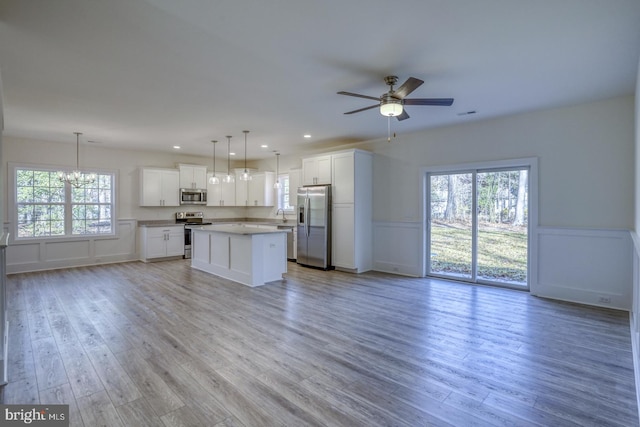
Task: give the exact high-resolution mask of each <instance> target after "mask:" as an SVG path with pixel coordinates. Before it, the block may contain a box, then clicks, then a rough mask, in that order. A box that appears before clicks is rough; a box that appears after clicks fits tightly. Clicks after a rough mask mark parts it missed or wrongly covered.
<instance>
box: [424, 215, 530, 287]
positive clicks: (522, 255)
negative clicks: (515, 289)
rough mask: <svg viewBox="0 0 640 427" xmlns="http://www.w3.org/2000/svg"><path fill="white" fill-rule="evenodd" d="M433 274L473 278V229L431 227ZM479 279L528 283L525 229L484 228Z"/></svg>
mask: <svg viewBox="0 0 640 427" xmlns="http://www.w3.org/2000/svg"><path fill="white" fill-rule="evenodd" d="M431 271H432V272H434V273H446V274H453V275H460V276H463V277H471V227H470V226H468V225H466V224H460V223H445V222H437V221H433V222H432V224H431ZM478 278H481V279H486V280H492V281H500V282H515V283H523V284H524V283H526V281H527V233H526V228H525V227H512V226H509V225H505V226H501V225H500V224H480V226H479V231H478Z"/></svg>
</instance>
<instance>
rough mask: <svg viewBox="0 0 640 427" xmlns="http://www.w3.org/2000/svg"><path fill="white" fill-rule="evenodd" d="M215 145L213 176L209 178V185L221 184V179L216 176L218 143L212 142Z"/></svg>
mask: <svg viewBox="0 0 640 427" xmlns="http://www.w3.org/2000/svg"><path fill="white" fill-rule="evenodd" d="M211 142H212V143H213V168H212V169H213V175H211V177H210V178H209V184H213V185H216V184H220V178H218V177H217V176H216V144H217V143H218V141H211Z"/></svg>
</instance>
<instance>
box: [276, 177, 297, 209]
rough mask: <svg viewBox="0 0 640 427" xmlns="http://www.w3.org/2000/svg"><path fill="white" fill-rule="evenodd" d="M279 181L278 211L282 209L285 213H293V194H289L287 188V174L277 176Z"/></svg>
mask: <svg viewBox="0 0 640 427" xmlns="http://www.w3.org/2000/svg"><path fill="white" fill-rule="evenodd" d="M278 179H279V180H280V188H279V189H278V209H284V210H285V211H293V210H294V208H295V206H294V205H295V200H293V199H294V198H295V194H294V195H292V194H291V191H290V190H291V189H290V187H289V174H288V173H283V174H280V175H278Z"/></svg>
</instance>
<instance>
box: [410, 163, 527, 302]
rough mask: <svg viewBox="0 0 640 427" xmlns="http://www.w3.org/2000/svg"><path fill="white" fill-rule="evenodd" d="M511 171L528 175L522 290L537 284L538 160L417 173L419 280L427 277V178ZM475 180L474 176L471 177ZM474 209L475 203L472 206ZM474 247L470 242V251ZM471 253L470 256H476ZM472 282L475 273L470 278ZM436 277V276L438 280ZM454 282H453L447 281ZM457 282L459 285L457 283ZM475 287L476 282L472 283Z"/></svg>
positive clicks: (474, 232)
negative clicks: (419, 198) (502, 170)
mask: <svg viewBox="0 0 640 427" xmlns="http://www.w3.org/2000/svg"><path fill="white" fill-rule="evenodd" d="M515 168H526V169H528V173H529V177H528V179H529V183H528V185H529V194H528V197H529V204H528V223H527V284H526V285H527V286H526V290H530V289H531V284H532V283H536V281H537V266H538V257H537V229H538V158H537V157H527V158H520V159H510V160H497V161H489V162H479V163H464V164H455V165H447V166H427V167H423V168H421V169H420V196H421V200H422V203H420V209H421V218H422V221H421V225H420V227H421V240H422V242H421V243H422V244H421V245H420V248H421V250H422V254H421V257H420V259H421V260H422V266H421V271H422V277H426V276H427V273H428V263H429V259H428V256H429V251H430V241H429V235H430V230H429V227H430V224H431V221H430V218H429V203H430V202H431V201H430V194H429V191H428V190H429V183H428V180H429V179H430V178H429V177H430V175H432V174H433V175H437V174H446V173H451V174H455V173H465V172H467V173H468V172H472V171H473V172H476V171H478V170H480V171H485V170H500V169H515ZM474 176H475V175H474ZM473 181H474V182H473V193H474V194H473V196H472V197H473V198H474V202H475V198H476V197H477V194H476V182H475V179H474V180H473ZM474 206H475V203H474ZM473 217H474V221H473V223H474V226H473V238H474V239H476V235H477V225H476V222H477V219H476V215H475V214H474V215H473ZM475 246H476V243H475V241H474V247H475ZM475 252H476V251H475V250H474V251H473V256H474V257H475V256H477V254H476V253H475ZM472 276H473V277H474V278H475V272H474V274H473V275H472ZM438 277H440V276H438ZM448 279H454V278H448ZM461 281H463V280H462V279H461ZM473 283H479V282H473ZM479 284H492V283H479ZM505 286H506V287H511V286H509V285H508V284H505ZM514 288H515V289H524V288H525V287H523V286H517V287H514Z"/></svg>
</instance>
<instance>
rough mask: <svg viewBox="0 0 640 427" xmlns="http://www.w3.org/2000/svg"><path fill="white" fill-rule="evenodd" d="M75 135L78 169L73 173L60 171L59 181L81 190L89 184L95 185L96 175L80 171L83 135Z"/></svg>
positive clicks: (78, 133)
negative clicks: (81, 136)
mask: <svg viewBox="0 0 640 427" xmlns="http://www.w3.org/2000/svg"><path fill="white" fill-rule="evenodd" d="M74 134H75V135H76V169H75V170H74V171H71V172H66V171H59V172H58V179H59V180H60V182H66V183H67V184H71V185H73V186H74V187H76V188H80V187H84V186H85V185H87V184H93V183H94V182H95V181H96V174H94V173H84V172H82V171H80V135H82V133H81V132H74Z"/></svg>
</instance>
